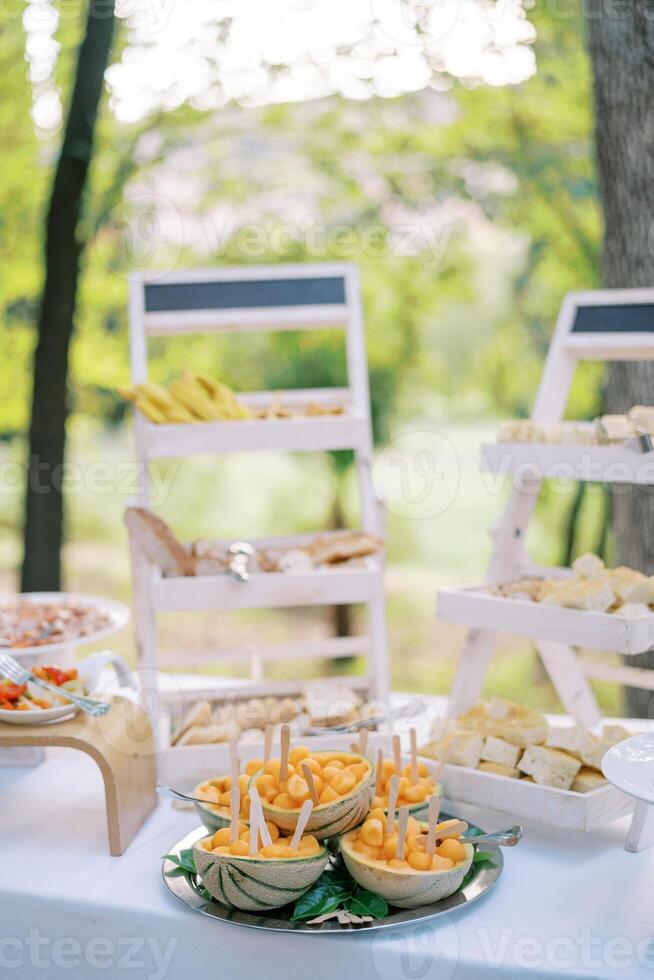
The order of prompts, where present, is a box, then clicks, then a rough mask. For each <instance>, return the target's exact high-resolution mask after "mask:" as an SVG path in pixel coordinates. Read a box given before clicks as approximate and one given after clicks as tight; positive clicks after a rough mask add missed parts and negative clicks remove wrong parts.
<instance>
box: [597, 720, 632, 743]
mask: <svg viewBox="0 0 654 980" xmlns="http://www.w3.org/2000/svg"><path fill="white" fill-rule="evenodd" d="M634 734H635V733H634V732H630V731H628V730H627V729H626V728H624V727H623V726H622V725H603V726H602V738H603V739H604V740H605V741H607V742H610V743H611V745H617V744H618V742H624V740H625V739H626V738H631V736H632V735H634Z"/></svg>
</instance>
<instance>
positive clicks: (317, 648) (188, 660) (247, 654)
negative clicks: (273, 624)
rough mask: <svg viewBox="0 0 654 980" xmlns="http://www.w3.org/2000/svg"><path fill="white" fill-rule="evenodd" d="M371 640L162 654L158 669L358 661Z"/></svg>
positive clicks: (339, 639) (341, 639)
mask: <svg viewBox="0 0 654 980" xmlns="http://www.w3.org/2000/svg"><path fill="white" fill-rule="evenodd" d="M370 646H371V643H370V639H369V637H367V636H334V637H330V638H328V639H325V640H306V641H304V642H302V641H300V642H298V643H275V644H273V645H270V646H261V645H259V644H248V645H246V646H244V647H240V648H238V649H235V650H233V649H229V650H216V649H211V650H161V651H160V652H159V660H158V662H159V666H160V667H164V668H165V667H179V666H180V665H181V664H184V665H185V666H187V665H191V664H193V665H195V664H207V663H211V664H213V663H220V662H222V661H227V662H239V661H247V660H249V659H250V658H251V657H257V658H258V659H259V660H261V661H264V662H266V661H270V660H294V659H302V660H338V659H341V658H344V657H358V656H362V655H367V654H369V653H370Z"/></svg>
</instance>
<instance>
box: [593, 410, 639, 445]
mask: <svg viewBox="0 0 654 980" xmlns="http://www.w3.org/2000/svg"><path fill="white" fill-rule="evenodd" d="M635 430H636V425H635V423H634V421H633V420H632V419H631V418H629V417H628V416H627V415H601V416H600V417H599V419H598V420H597V432H598V436H599V439H600V441H601V442H625V441H626V440H627V439H629V438H630V437H631V436H633V435H634V433H635Z"/></svg>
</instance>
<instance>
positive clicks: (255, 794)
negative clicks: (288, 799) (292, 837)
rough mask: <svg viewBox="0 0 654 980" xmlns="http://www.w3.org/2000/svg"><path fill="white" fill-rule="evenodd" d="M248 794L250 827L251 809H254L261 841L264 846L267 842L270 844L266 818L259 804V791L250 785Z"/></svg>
mask: <svg viewBox="0 0 654 980" xmlns="http://www.w3.org/2000/svg"><path fill="white" fill-rule="evenodd" d="M249 796H250V827H251V826H252V811H253V810H256V813H257V823H258V825H259V834H260V835H261V843H262V844H263V846H264V847H267V846H268V844H272V837H271V836H270V831H269V830H268V828H267V827H266V818H265V816H264V813H263V807H262V806H261V797H260V796H259V791H258V790H257V789H256V787H255V786H253V787H252V789H251V790H250V793H249Z"/></svg>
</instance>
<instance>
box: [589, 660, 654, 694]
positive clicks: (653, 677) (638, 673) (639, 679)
mask: <svg viewBox="0 0 654 980" xmlns="http://www.w3.org/2000/svg"><path fill="white" fill-rule="evenodd" d="M579 664H580V667H581V669H582V670H583V672H584V674H586V676H587V677H594V678H595V679H596V680H601V681H610V682H611V683H613V684H623V685H624V686H625V687H638V688H641V690H643V691H654V670H650V669H649V668H647V667H629V666H622V667H618V666H616V665H614V664H604V663H598V662H597V661H594V660H593V661H591V660H581V661H580V662H579Z"/></svg>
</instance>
